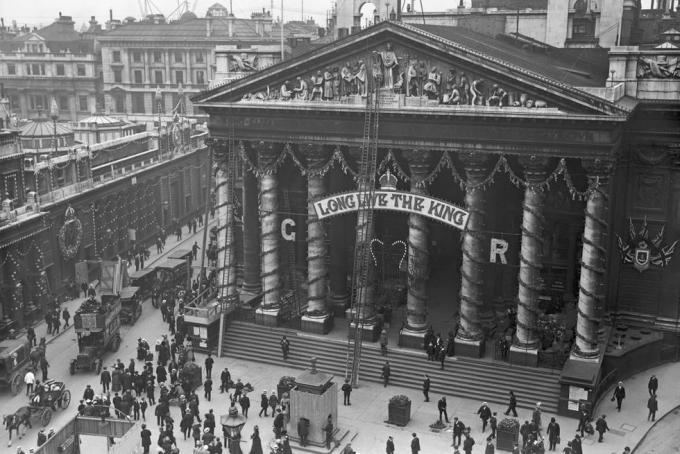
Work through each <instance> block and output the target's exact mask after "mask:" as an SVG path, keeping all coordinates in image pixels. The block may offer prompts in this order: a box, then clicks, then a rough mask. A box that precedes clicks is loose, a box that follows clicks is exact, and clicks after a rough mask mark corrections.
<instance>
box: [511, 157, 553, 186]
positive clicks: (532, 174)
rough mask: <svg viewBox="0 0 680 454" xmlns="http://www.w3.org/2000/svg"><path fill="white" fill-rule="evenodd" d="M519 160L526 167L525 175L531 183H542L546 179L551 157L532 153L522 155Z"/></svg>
mask: <svg viewBox="0 0 680 454" xmlns="http://www.w3.org/2000/svg"><path fill="white" fill-rule="evenodd" d="M517 160H518V161H519V163H520V165H521V166H522V167H523V168H524V177H525V178H526V179H527V181H528V182H529V183H532V184H535V183H542V182H543V181H544V180H545V176H546V174H547V173H548V163H549V162H550V158H548V157H545V156H536V155H534V154H532V155H522V156H520V157H519V158H518V159H517Z"/></svg>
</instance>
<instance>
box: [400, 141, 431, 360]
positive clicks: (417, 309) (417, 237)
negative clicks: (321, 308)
mask: <svg viewBox="0 0 680 454" xmlns="http://www.w3.org/2000/svg"><path fill="white" fill-rule="evenodd" d="M402 154H403V156H404V157H405V158H406V159H407V161H408V164H409V169H410V173H411V176H410V181H411V194H414V196H415V195H419V194H425V193H426V189H425V187H424V185H422V184H421V182H422V181H423V180H424V178H425V177H426V176H427V172H428V170H429V166H430V155H431V154H430V152H428V151H426V150H408V151H404V152H402ZM428 230H429V229H428V224H427V220H426V219H425V218H424V217H423V216H420V215H418V214H410V215H409V216H408V259H407V260H408V281H407V284H408V293H407V296H406V326H405V327H404V328H403V329H402V330H401V332H400V336H399V344H400V345H404V346H411V347H416V348H422V346H423V339H424V336H425V329H426V327H427V326H426V325H427V308H426V305H427V280H428V278H429V273H430V265H429V259H430V253H429V251H428V233H429V232H428Z"/></svg>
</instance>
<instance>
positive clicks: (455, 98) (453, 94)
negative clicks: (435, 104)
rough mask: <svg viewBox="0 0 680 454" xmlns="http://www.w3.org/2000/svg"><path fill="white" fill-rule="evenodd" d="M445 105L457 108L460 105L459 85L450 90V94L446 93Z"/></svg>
mask: <svg viewBox="0 0 680 454" xmlns="http://www.w3.org/2000/svg"><path fill="white" fill-rule="evenodd" d="M442 101H443V103H444V104H450V105H454V106H457V105H459V104H460V90H459V89H458V85H455V84H454V85H453V87H452V88H451V89H450V90H449V92H448V93H444V98H443V100H442Z"/></svg>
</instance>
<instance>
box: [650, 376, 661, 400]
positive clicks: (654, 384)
mask: <svg viewBox="0 0 680 454" xmlns="http://www.w3.org/2000/svg"><path fill="white" fill-rule="evenodd" d="M647 389H648V390H649V395H650V396H651V395H656V390H657V389H659V380H658V379H657V378H656V375H652V376H651V377H649V383H648V384H647Z"/></svg>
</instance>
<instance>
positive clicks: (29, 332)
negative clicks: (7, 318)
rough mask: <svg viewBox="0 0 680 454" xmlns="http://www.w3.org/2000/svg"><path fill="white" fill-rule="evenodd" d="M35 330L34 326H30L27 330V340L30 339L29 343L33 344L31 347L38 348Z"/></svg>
mask: <svg viewBox="0 0 680 454" xmlns="http://www.w3.org/2000/svg"><path fill="white" fill-rule="evenodd" d="M35 337H36V336H35V330H34V329H33V327H32V326H29V327H28V328H27V329H26V338H27V339H28V342H29V343H30V344H31V347H35V346H36V340H35Z"/></svg>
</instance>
